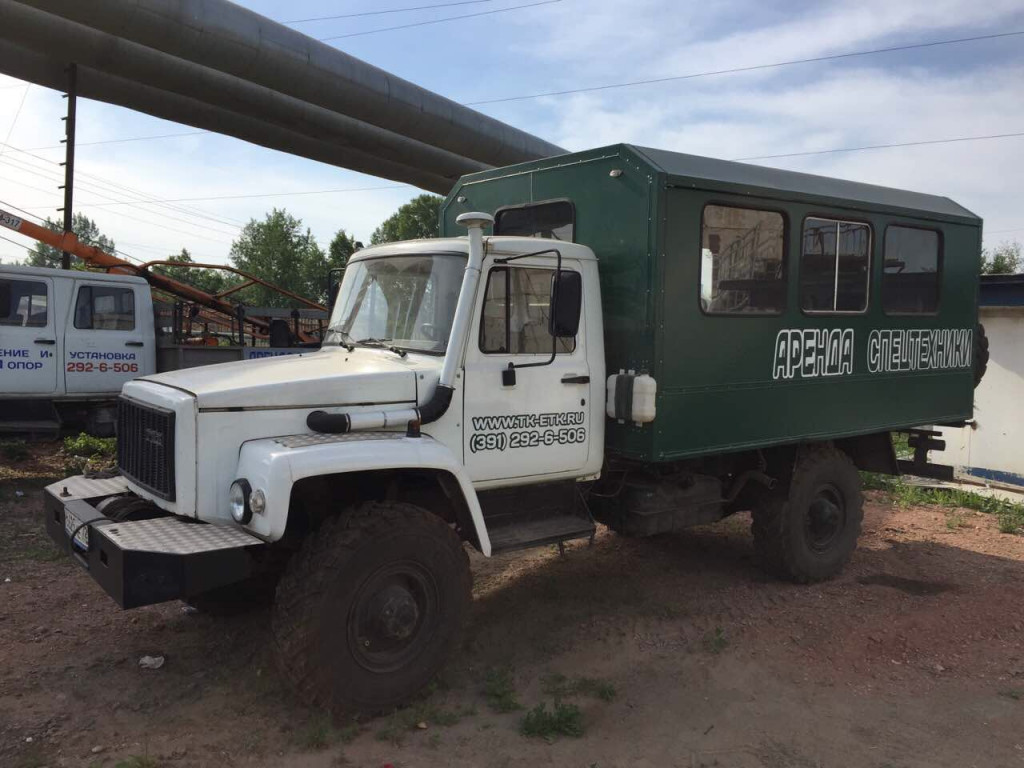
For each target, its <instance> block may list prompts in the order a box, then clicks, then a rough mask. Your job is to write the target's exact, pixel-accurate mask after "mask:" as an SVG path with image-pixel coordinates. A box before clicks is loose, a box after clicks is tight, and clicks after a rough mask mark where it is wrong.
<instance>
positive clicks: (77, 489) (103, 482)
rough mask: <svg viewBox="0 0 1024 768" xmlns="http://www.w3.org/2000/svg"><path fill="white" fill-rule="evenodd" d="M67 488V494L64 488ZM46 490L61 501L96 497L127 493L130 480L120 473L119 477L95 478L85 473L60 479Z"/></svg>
mask: <svg viewBox="0 0 1024 768" xmlns="http://www.w3.org/2000/svg"><path fill="white" fill-rule="evenodd" d="M65 489H67V494H65V493H64V490H65ZM46 490H48V491H49V492H50V493H52V494H53V495H54V496H56V497H57V498H59V499H60V500H61V501H71V500H73V499H95V498H98V497H99V496H113V495H114V494H116V493H125V492H126V491H127V490H128V481H127V480H125V479H124V478H123V477H121V476H120V475H119V476H117V477H108V478H94V477H86V476H85V475H75V476H74V477H67V478H64V479H63V480H58V481H57V482H56V483H51V484H50V485H48V486H46Z"/></svg>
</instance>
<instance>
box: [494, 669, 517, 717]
mask: <svg viewBox="0 0 1024 768" xmlns="http://www.w3.org/2000/svg"><path fill="white" fill-rule="evenodd" d="M484 696H486V697H487V704H488V705H489V706H490V708H491V709H493V710H494V711H495V712H515V711H516V710H517V709H522V708H523V705H522V704H520V703H519V699H518V698H517V696H516V688H515V684H514V683H513V682H512V670H511V669H510V668H508V667H501V668H497V669H491V670H488V672H487V676H486V677H485V678H484Z"/></svg>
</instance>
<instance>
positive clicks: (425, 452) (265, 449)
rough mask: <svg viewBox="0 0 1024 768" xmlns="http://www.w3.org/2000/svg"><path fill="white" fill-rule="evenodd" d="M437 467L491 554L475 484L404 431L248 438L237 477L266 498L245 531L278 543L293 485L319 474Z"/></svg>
mask: <svg viewBox="0 0 1024 768" xmlns="http://www.w3.org/2000/svg"><path fill="white" fill-rule="evenodd" d="M403 468H415V469H438V470H443V471H446V472H449V473H451V475H452V476H453V477H454V478H455V479H456V481H458V484H459V488H460V489H461V491H462V496H463V498H464V500H465V502H466V506H467V508H468V509H469V513H470V516H471V518H472V521H473V527H474V528H475V529H476V535H477V537H478V539H479V541H480V551H481V552H482V553H483V554H484V555H485V556H490V554H491V540H490V538H489V537H488V535H487V526H486V524H485V523H484V517H483V512H482V511H481V510H480V502H479V500H478V499H477V496H476V491H475V490H474V489H473V484H472V483H471V482H470V480H469V477H468V476H467V475H466V471H465V469H464V468H463V466H462V464H461V463H460V462H459V461H458V459H457V458H456V457H455V455H454V454H453V453H452V452H451V451H450V450H449V449H448V448H447V446H445V445H444V444H442V443H439V442H437V441H436V440H434V439H433V438H431V437H429V436H428V435H422V436H421V437H408V436H407V435H406V434H405V433H404V432H354V433H349V434H344V435H310V434H304V435H288V436H285V437H275V438H267V439H263V440H250V441H249V442H246V443H243V444H242V449H241V451H240V453H239V459H238V471H237V473H236V478H244V479H245V480H248V481H249V485H250V486H251V487H252V489H253V490H254V491H255V490H256V489H261V490H262V491H263V493H264V494H266V497H267V507H266V511H265V512H264V513H263V514H262V515H253V517H252V520H250V521H249V523H248V524H247V525H246V526H245V528H246V529H247V530H249V531H250V532H252V533H254V534H255V535H257V536H259V537H260V538H262V539H265V540H266V541H277V540H278V539H280V538H281V536H283V535H284V531H285V527H286V526H287V523H288V505H289V502H290V500H291V493H292V486H293V485H294V484H295V483H297V482H298V481H299V480H303V479H304V478H307V477H318V476H320V475H332V474H341V473H345V472H361V471H366V470H375V469H403Z"/></svg>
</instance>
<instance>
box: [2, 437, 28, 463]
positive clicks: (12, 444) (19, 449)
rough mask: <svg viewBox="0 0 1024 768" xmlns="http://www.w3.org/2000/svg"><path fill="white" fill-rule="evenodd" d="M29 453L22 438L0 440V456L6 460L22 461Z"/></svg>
mask: <svg viewBox="0 0 1024 768" xmlns="http://www.w3.org/2000/svg"><path fill="white" fill-rule="evenodd" d="M31 455H32V454H31V453H29V450H28V444H27V443H26V442H25V441H24V440H0V456H3V457H4V458H5V459H6V460H7V461H15V462H17V461H24V460H25V459H27V458H28V457H29V456H31Z"/></svg>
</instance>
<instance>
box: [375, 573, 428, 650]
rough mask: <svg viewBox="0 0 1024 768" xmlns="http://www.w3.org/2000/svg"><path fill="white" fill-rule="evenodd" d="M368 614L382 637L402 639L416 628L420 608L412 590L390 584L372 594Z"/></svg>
mask: <svg viewBox="0 0 1024 768" xmlns="http://www.w3.org/2000/svg"><path fill="white" fill-rule="evenodd" d="M370 616H371V619H372V621H373V623H374V625H375V627H376V629H377V630H378V633H379V634H380V635H382V636H383V637H384V638H387V639H390V640H404V639H405V638H407V637H409V636H410V635H412V633H413V630H415V629H416V623H417V622H418V621H419V618H420V609H419V606H417V605H416V599H415V598H414V597H413V594H412V592H410V591H409V590H408V589H406V588H405V587H403V586H401V585H399V584H391V585H389V586H387V587H385V588H384V589H382V590H381V591H380V592H378V593H377V594H376V595H374V596H373V599H372V603H371V607H370Z"/></svg>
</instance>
